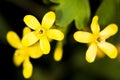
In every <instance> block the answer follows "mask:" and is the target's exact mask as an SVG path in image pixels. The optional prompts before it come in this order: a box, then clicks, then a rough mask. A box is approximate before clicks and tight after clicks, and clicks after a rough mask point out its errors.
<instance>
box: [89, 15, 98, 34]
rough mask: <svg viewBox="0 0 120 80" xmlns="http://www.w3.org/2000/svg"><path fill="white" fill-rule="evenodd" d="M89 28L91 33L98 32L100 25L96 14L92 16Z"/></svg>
mask: <svg viewBox="0 0 120 80" xmlns="http://www.w3.org/2000/svg"><path fill="white" fill-rule="evenodd" d="M91 30H92V32H93V34H99V32H100V27H99V24H98V16H94V17H93V19H92V23H91Z"/></svg>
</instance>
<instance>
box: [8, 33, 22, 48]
mask: <svg viewBox="0 0 120 80" xmlns="http://www.w3.org/2000/svg"><path fill="white" fill-rule="evenodd" d="M7 41H8V43H9V44H10V45H11V46H12V47H14V48H21V47H22V44H21V41H20V38H19V37H18V35H17V34H16V33H15V32H14V31H9V32H8V33H7Z"/></svg>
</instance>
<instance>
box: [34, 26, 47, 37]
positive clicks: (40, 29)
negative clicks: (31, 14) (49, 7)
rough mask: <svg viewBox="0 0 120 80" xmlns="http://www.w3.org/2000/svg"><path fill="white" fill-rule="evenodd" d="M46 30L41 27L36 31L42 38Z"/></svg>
mask: <svg viewBox="0 0 120 80" xmlns="http://www.w3.org/2000/svg"><path fill="white" fill-rule="evenodd" d="M45 32H46V30H45V29H44V28H39V29H38V30H37V31H36V35H37V36H38V37H39V38H40V37H42V36H44V35H45Z"/></svg>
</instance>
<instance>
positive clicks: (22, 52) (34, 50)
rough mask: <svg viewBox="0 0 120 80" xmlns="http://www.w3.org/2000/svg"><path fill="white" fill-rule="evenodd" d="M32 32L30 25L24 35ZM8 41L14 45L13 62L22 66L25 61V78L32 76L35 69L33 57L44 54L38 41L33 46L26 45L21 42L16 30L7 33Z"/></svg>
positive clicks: (24, 30)
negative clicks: (31, 60)
mask: <svg viewBox="0 0 120 80" xmlns="http://www.w3.org/2000/svg"><path fill="white" fill-rule="evenodd" d="M29 32H31V30H30V29H29V28H28V27H25V28H24V29H23V36H24V35H26V34H28V33H29ZM7 41H8V43H9V44H10V45H11V46H12V47H14V48H15V49H16V50H15V53H14V55H13V62H14V64H15V65H16V66H20V65H21V64H22V63H23V76H24V77H25V78H30V77H31V75H32V71H33V66H32V63H31V62H30V57H31V58H39V57H41V56H42V52H41V49H40V47H39V46H38V45H39V44H38V43H36V44H34V45H32V46H29V47H26V46H24V45H23V44H22V43H21V40H20V38H19V37H18V35H17V34H16V33H15V32H14V31H9V32H8V33H7Z"/></svg>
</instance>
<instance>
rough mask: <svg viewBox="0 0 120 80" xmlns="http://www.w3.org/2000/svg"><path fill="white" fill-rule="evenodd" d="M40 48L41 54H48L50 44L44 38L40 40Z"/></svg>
mask: <svg viewBox="0 0 120 80" xmlns="http://www.w3.org/2000/svg"><path fill="white" fill-rule="evenodd" d="M40 48H41V50H42V52H43V54H48V53H49V52H50V43H49V41H48V39H47V38H46V37H42V38H41V39H40Z"/></svg>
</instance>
